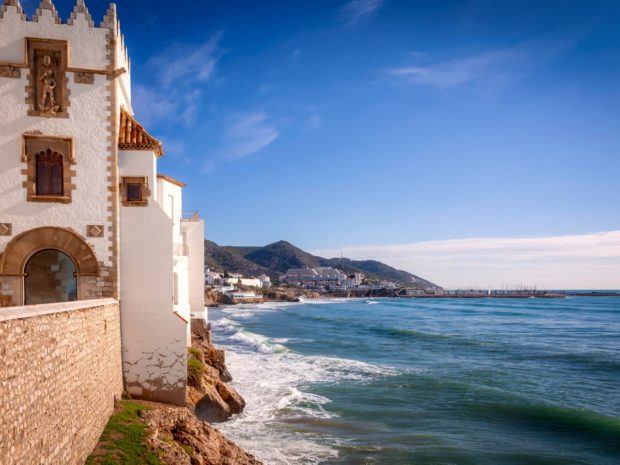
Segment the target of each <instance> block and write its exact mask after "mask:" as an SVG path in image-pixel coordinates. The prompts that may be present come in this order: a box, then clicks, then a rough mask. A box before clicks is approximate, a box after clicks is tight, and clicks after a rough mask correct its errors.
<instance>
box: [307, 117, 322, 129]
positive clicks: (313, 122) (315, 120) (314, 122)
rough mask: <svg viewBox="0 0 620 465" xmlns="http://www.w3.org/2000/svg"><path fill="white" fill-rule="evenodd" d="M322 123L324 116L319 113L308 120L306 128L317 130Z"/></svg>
mask: <svg viewBox="0 0 620 465" xmlns="http://www.w3.org/2000/svg"><path fill="white" fill-rule="evenodd" d="M321 124H323V118H321V117H320V116H319V115H311V116H309V117H308V119H307V120H306V129H308V130H309V131H315V130H317V129H319V128H320V127H321Z"/></svg>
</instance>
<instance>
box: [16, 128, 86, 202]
mask: <svg viewBox="0 0 620 465" xmlns="http://www.w3.org/2000/svg"><path fill="white" fill-rule="evenodd" d="M48 150H49V151H51V152H52V153H54V152H55V153H57V154H58V155H60V157H61V160H62V189H61V191H62V194H60V195H59V194H52V193H49V192H46V193H39V189H38V184H39V183H38V182H37V180H38V176H39V173H38V164H37V156H38V155H39V154H40V153H41V152H47V151H48ZM21 161H22V162H23V163H26V168H25V169H23V170H22V174H23V175H25V176H26V181H24V187H25V188H26V200H27V201H28V202H53V203H71V200H72V191H73V190H74V189H75V185H74V184H73V178H74V177H75V175H76V173H75V171H74V170H73V169H72V166H71V165H74V164H76V160H75V152H74V143H73V138H72V137H53V136H45V135H42V134H24V135H23V137H22V155H21Z"/></svg>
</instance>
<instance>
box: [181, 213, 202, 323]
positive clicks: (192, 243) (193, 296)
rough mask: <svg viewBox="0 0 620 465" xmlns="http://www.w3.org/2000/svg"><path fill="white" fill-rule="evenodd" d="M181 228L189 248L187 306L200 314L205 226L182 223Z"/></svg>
mask: <svg viewBox="0 0 620 465" xmlns="http://www.w3.org/2000/svg"><path fill="white" fill-rule="evenodd" d="M181 226H182V228H183V232H184V236H185V239H186V241H187V246H188V248H189V262H188V265H189V270H188V274H189V280H188V284H189V305H190V308H191V311H192V312H202V311H203V310H204V307H205V280H204V267H205V224H204V221H203V220H195V221H182V222H181Z"/></svg>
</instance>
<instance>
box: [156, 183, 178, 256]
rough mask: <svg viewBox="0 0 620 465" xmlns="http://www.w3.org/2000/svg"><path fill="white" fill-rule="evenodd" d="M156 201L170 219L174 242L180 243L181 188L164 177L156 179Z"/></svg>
mask: <svg viewBox="0 0 620 465" xmlns="http://www.w3.org/2000/svg"><path fill="white" fill-rule="evenodd" d="M157 201H158V202H159V205H161V207H162V208H163V209H164V211H165V212H166V214H167V215H168V216H169V217H170V218H171V219H172V223H173V228H174V236H173V238H174V242H175V244H182V243H183V238H182V236H181V215H182V210H183V189H182V188H181V187H180V186H178V185H176V184H173V183H171V182H169V181H166V180H165V179H162V178H158V179H157Z"/></svg>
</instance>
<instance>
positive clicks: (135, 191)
mask: <svg viewBox="0 0 620 465" xmlns="http://www.w3.org/2000/svg"><path fill="white" fill-rule="evenodd" d="M149 195H151V191H150V190H149V183H148V177H146V176H123V178H122V183H121V200H122V203H123V206H125V207H146V206H147V205H148V199H149Z"/></svg>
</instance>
